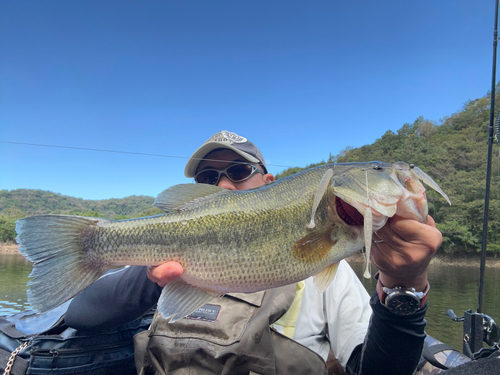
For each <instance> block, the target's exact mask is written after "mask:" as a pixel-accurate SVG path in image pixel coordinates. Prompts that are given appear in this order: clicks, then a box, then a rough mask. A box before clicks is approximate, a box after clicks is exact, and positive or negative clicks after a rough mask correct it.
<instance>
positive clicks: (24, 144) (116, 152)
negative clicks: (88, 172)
mask: <svg viewBox="0 0 500 375" xmlns="http://www.w3.org/2000/svg"><path fill="white" fill-rule="evenodd" d="M0 143H7V144H12V145H22V146H37V147H49V148H64V149H69V150H80V151H95V152H109V153H114V154H128V155H142V156H155V157H161V158H173V159H190V157H189V156H175V155H163V154H149V153H145V152H132V151H117V150H105V149H99V148H88V147H73V146H56V145H44V144H40V143H25V142H9V141H0ZM193 159H197V160H206V161H227V160H217V159H205V158H193ZM233 164H248V163H247V162H243V161H241V162H239V161H234V162H233ZM266 166H269V167H284V168H294V167H293V166H290V165H280V164H266Z"/></svg>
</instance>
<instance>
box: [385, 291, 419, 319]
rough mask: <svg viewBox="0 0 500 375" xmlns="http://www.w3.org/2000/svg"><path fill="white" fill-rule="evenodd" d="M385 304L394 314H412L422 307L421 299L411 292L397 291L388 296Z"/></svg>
mask: <svg viewBox="0 0 500 375" xmlns="http://www.w3.org/2000/svg"><path fill="white" fill-rule="evenodd" d="M385 305H386V306H387V308H388V309H389V310H390V311H392V312H393V313H394V314H397V315H411V314H413V313H415V312H416V311H417V310H418V309H419V308H420V300H419V298H418V297H417V296H416V295H415V294H413V293H411V292H406V291H397V292H393V293H391V294H389V295H388V296H387V298H386V300H385Z"/></svg>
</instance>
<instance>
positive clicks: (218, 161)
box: [196, 150, 274, 190]
mask: <svg viewBox="0 0 500 375" xmlns="http://www.w3.org/2000/svg"><path fill="white" fill-rule="evenodd" d="M205 159H213V160H202V161H201V162H200V164H199V165H198V169H197V170H196V172H197V173H198V172H200V171H202V170H203V169H207V168H213V169H219V170H220V169H224V168H227V167H229V166H230V165H232V164H233V163H234V162H248V161H247V160H245V159H244V158H243V157H241V156H240V155H238V154H237V153H236V152H234V151H232V150H215V151H212V152H210V153H209V154H208V155H207V156H205ZM256 166H257V168H259V169H262V167H260V166H258V165H256ZM271 181H274V176H273V175H272V174H270V173H267V174H265V175H262V174H260V173H255V174H254V175H253V176H252V177H250V178H249V179H248V180H245V181H241V182H232V181H231V180H229V179H228V178H227V176H225V175H221V178H220V180H219V182H218V183H217V186H219V187H221V188H224V189H229V190H247V189H251V188H254V187H259V186H262V185H264V184H266V183H268V182H271Z"/></svg>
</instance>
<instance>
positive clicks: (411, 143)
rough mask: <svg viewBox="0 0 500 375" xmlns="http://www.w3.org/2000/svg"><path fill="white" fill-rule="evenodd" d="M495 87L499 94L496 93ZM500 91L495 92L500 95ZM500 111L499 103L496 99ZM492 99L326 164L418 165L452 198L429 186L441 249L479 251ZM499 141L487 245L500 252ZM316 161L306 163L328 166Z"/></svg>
mask: <svg viewBox="0 0 500 375" xmlns="http://www.w3.org/2000/svg"><path fill="white" fill-rule="evenodd" d="M498 91H499V90H498V86H497V93H498ZM499 96H500V95H498V94H497V95H496V98H499ZM495 108H496V110H498V109H499V101H497V102H496V103H495ZM489 112H490V100H489V96H485V97H483V98H479V99H475V100H469V101H468V102H466V103H465V104H464V106H463V108H462V110H461V111H459V112H457V113H454V114H452V115H451V116H449V117H447V118H445V119H443V120H441V122H440V123H439V124H438V123H436V122H434V121H430V120H426V119H425V118H423V117H419V118H418V119H417V120H416V121H415V122H414V123H413V124H404V125H403V126H402V127H401V128H400V129H399V130H398V131H397V132H396V133H394V132H392V131H387V132H386V133H385V134H384V135H383V136H382V137H381V138H380V139H377V140H376V141H375V142H374V143H373V144H371V145H366V146H363V147H359V148H350V147H347V148H346V149H345V150H343V151H342V152H341V153H340V154H339V155H337V156H332V155H330V157H329V159H328V160H327V161H326V162H330V163H331V162H337V163H347V162H357V161H372V160H380V161H385V162H396V161H405V162H407V163H408V164H410V163H411V164H414V165H416V166H418V167H420V168H421V169H422V170H423V171H424V172H426V173H427V174H428V175H430V176H431V177H432V178H433V179H434V180H435V181H436V182H437V183H438V184H439V185H440V186H441V188H442V189H443V190H444V192H445V193H446V194H447V195H448V196H449V198H450V200H451V203H452V206H451V207H450V206H449V205H448V204H447V203H446V201H445V200H444V199H443V198H442V197H441V196H440V195H439V194H438V193H436V192H434V191H433V190H432V189H427V196H428V199H429V213H430V215H431V216H432V217H433V218H434V219H435V220H436V222H437V223H438V225H437V226H438V229H440V230H441V232H442V233H443V246H442V250H444V251H446V252H462V251H467V252H471V251H479V250H480V249H481V239H482V226H483V206H484V192H485V181H486V163H487V149H488V127H489ZM498 160H499V155H498V144H497V141H496V140H495V142H494V145H493V164H492V179H491V196H490V216H489V230H488V247H487V249H488V250H489V251H491V252H494V253H496V252H498V251H500V236H499V230H500V205H499V199H500V195H499V193H500V189H499V186H498V185H499V182H500V179H499V174H500V170H499V163H498ZM324 163H325V162H324V161H323V162H321V163H318V164H312V165H309V166H308V167H312V166H316V165H321V164H324ZM300 170H301V169H300V168H291V169H288V170H285V171H284V172H283V173H281V174H279V175H278V177H284V176H287V175H290V174H293V173H297V172H298V171H300Z"/></svg>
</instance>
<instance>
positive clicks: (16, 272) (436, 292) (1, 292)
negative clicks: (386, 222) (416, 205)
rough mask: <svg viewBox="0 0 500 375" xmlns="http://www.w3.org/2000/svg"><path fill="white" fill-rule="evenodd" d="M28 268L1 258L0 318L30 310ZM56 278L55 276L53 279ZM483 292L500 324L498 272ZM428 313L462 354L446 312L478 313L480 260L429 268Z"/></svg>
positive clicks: (432, 326)
mask: <svg viewBox="0 0 500 375" xmlns="http://www.w3.org/2000/svg"><path fill="white" fill-rule="evenodd" d="M351 266H352V267H353V268H354V270H355V271H356V273H357V274H358V276H359V277H360V278H361V280H362V282H363V285H364V286H365V288H366V289H367V290H368V291H369V293H370V294H371V292H372V291H373V290H374V289H375V280H373V279H368V280H367V279H364V278H363V277H362V276H361V275H362V273H363V264H362V263H351ZM30 271H31V264H30V263H29V262H28V261H26V260H25V259H24V258H23V257H22V256H20V255H17V254H0V315H8V314H11V313H14V312H18V311H23V310H25V309H26V310H27V309H29V305H28V303H27V300H26V283H27V281H28V275H29V273H30ZM54 276H55V277H57V275H54ZM485 281H486V285H485V287H484V291H483V293H484V294H483V312H484V313H485V314H487V315H489V316H491V317H492V318H493V319H494V320H495V321H496V322H497V323H499V324H500V298H499V296H500V269H495V268H486V275H485ZM429 282H430V284H431V290H430V292H429V309H428V312H427V329H426V331H427V333H428V334H429V335H431V336H434V337H435V338H437V339H439V340H441V341H443V342H445V343H447V344H448V345H450V346H452V347H454V348H455V349H457V350H460V351H462V334H463V332H462V324H461V323H455V322H452V321H451V320H450V318H448V316H447V315H446V311H447V310H448V309H450V308H451V309H453V310H454V311H455V313H456V314H457V315H458V316H462V315H463V313H464V311H465V310H468V309H472V311H473V312H474V311H476V309H477V299H478V288H479V260H478V261H477V266H476V267H458V266H434V265H432V266H430V268H429Z"/></svg>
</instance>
